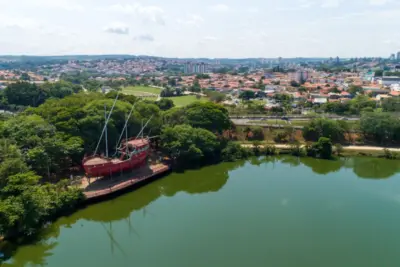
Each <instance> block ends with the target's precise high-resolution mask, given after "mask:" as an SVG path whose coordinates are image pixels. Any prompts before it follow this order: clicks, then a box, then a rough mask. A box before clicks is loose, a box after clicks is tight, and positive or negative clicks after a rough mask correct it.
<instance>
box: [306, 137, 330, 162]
mask: <svg viewBox="0 0 400 267" xmlns="http://www.w3.org/2000/svg"><path fill="white" fill-rule="evenodd" d="M306 152H307V156H309V157H314V158H322V159H331V158H332V142H331V140H330V139H329V138H325V137H321V138H320V139H319V140H318V142H316V143H313V144H307V145H306Z"/></svg>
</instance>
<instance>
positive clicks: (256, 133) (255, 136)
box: [247, 127, 265, 141]
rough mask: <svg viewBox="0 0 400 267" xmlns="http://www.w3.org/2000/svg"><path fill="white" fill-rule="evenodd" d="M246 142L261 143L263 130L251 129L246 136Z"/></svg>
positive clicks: (259, 128) (258, 128)
mask: <svg viewBox="0 0 400 267" xmlns="http://www.w3.org/2000/svg"><path fill="white" fill-rule="evenodd" d="M247 138H248V140H252V141H256V140H257V141H263V140H264V138H265V137H264V130H263V128H261V127H251V128H250V132H249V133H248V134H247Z"/></svg>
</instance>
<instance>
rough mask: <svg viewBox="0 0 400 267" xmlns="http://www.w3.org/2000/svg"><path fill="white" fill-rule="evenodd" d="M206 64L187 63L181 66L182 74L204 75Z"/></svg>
mask: <svg viewBox="0 0 400 267" xmlns="http://www.w3.org/2000/svg"><path fill="white" fill-rule="evenodd" d="M207 69H208V68H207V64H205V63H203V62H202V63H192V62H187V63H185V65H184V66H183V72H184V73H186V74H191V73H201V74H202V73H206V72H207Z"/></svg>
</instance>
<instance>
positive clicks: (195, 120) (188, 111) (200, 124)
mask: <svg viewBox="0 0 400 267" xmlns="http://www.w3.org/2000/svg"><path fill="white" fill-rule="evenodd" d="M164 123H166V124H169V125H172V126H175V125H179V124H188V125H190V126H192V127H195V128H203V129H206V130H209V131H211V132H214V133H222V132H223V131H224V130H228V129H230V127H231V121H230V119H229V114H228V111H227V110H226V109H225V108H224V107H222V106H220V105H217V104H214V103H211V102H206V103H202V102H195V103H193V104H190V105H188V106H186V107H182V108H172V109H170V110H168V111H167V112H166V113H165V114H164Z"/></svg>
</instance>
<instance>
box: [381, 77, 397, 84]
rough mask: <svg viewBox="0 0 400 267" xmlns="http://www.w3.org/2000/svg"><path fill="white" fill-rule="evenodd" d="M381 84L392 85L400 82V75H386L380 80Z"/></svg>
mask: <svg viewBox="0 0 400 267" xmlns="http://www.w3.org/2000/svg"><path fill="white" fill-rule="evenodd" d="M379 83H380V84H381V85H384V86H391V85H392V84H397V83H400V77H397V76H384V77H382V80H380V81H379Z"/></svg>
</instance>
